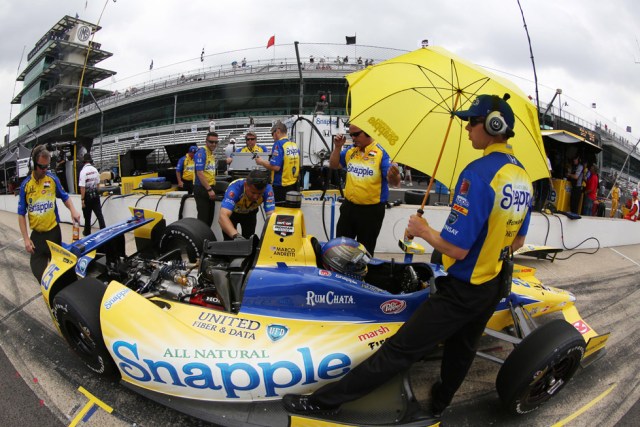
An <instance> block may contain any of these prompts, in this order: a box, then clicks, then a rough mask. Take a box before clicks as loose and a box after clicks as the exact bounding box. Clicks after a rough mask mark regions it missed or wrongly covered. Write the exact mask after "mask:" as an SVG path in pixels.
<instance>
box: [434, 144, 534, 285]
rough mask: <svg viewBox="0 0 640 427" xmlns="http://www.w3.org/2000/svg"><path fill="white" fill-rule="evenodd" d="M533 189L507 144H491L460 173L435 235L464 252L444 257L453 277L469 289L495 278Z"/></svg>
mask: <svg viewBox="0 0 640 427" xmlns="http://www.w3.org/2000/svg"><path fill="white" fill-rule="evenodd" d="M532 194H533V187H532V185H531V180H530V179H529V175H528V174H527V172H526V171H525V170H524V168H523V167H522V164H521V163H520V162H519V161H518V160H517V159H516V158H515V157H514V155H513V150H512V148H511V146H510V145H507V144H503V143H498V144H492V145H490V146H489V147H487V148H486V149H485V150H484V155H483V157H481V158H479V159H478V160H475V161H474V162H472V163H470V164H469V165H468V166H467V167H466V168H465V169H464V170H463V171H462V174H460V178H459V179H458V183H457V185H456V191H455V195H454V198H453V206H452V207H451V212H450V213H449V217H448V218H447V220H446V222H445V225H444V227H443V228H442V232H441V233H440V236H441V237H442V238H443V239H444V240H445V241H447V242H449V243H452V244H454V245H456V246H458V247H460V248H463V249H468V250H469V252H468V254H467V256H466V257H465V258H464V259H463V260H455V259H453V258H451V257H449V256H447V255H443V257H442V259H443V265H444V267H445V269H446V270H447V273H448V274H450V275H451V276H452V277H454V278H456V279H458V280H461V281H464V282H469V283H471V284H474V285H479V284H482V283H485V282H487V281H489V280H491V279H493V278H494V277H496V276H497V275H498V273H499V272H500V269H501V267H502V262H498V260H499V259H500V252H501V251H502V249H504V248H505V247H506V246H510V245H511V244H512V243H513V241H514V239H515V238H516V236H517V235H521V236H524V235H526V234H527V230H528V228H529V221H530V218H531V200H532V197H531V196H532Z"/></svg>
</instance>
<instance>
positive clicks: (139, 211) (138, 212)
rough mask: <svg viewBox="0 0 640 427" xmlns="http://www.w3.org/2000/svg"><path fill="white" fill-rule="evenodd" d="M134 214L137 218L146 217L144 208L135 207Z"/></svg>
mask: <svg viewBox="0 0 640 427" xmlns="http://www.w3.org/2000/svg"><path fill="white" fill-rule="evenodd" d="M133 216H134V217H135V218H137V219H143V218H144V211H143V210H142V209H134V210H133Z"/></svg>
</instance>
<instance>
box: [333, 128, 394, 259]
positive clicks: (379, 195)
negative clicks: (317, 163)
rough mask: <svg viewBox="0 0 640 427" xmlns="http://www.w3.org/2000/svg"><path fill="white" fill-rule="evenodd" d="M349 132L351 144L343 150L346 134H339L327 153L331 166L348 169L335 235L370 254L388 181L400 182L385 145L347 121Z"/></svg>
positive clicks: (383, 211)
mask: <svg viewBox="0 0 640 427" xmlns="http://www.w3.org/2000/svg"><path fill="white" fill-rule="evenodd" d="M349 135H350V136H351V139H352V140H353V146H351V147H349V148H345V149H344V150H343V149H342V148H343V146H344V144H345V142H346V141H347V138H346V136H345V135H342V134H338V135H336V136H335V137H334V139H333V143H334V145H333V151H332V152H331V156H330V157H329V166H330V167H331V168H332V169H340V168H343V169H345V170H346V172H347V182H346V184H345V188H344V196H345V200H344V202H342V204H341V205H340V218H339V219H338V224H337V225H336V237H342V236H344V237H350V238H352V239H356V240H357V241H358V242H360V243H362V244H363V245H364V247H365V248H367V251H368V252H369V253H370V254H371V255H373V254H374V251H375V249H376V241H377V240H378V235H379V234H380V230H381V228H382V221H383V220H384V216H385V211H386V208H387V207H386V202H387V198H388V197H389V184H388V183H391V185H393V186H394V187H397V186H398V185H400V170H399V169H398V165H396V164H392V163H391V159H390V158H389V155H388V154H387V152H386V151H385V150H384V148H382V146H381V145H380V144H377V143H376V142H375V141H374V140H373V138H372V137H371V136H369V134H367V133H366V132H364V131H363V130H362V129H360V128H359V127H357V126H355V125H349Z"/></svg>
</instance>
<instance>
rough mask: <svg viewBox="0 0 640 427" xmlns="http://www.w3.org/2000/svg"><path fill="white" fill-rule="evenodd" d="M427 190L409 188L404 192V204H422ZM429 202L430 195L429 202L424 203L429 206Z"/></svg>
mask: <svg viewBox="0 0 640 427" xmlns="http://www.w3.org/2000/svg"><path fill="white" fill-rule="evenodd" d="M425 193H426V191H425V190H407V191H405V192H404V204H405V205H422V200H424V195H425ZM428 204H429V197H427V202H426V203H425V204H424V205H425V206H427V205H428Z"/></svg>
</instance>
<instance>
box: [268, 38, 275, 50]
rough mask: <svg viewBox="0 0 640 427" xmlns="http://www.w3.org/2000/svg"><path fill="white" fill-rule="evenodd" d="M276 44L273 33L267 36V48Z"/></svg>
mask: <svg viewBox="0 0 640 427" xmlns="http://www.w3.org/2000/svg"><path fill="white" fill-rule="evenodd" d="M275 44H276V36H275V34H274V35H273V36H271V37H270V38H269V41H268V42H267V49H269V48H270V47H271V46H273V45H275Z"/></svg>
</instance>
